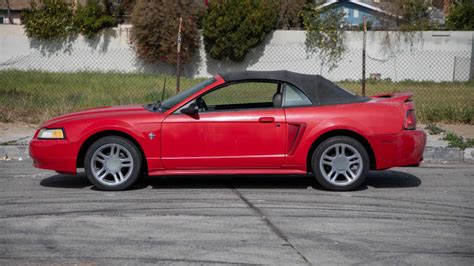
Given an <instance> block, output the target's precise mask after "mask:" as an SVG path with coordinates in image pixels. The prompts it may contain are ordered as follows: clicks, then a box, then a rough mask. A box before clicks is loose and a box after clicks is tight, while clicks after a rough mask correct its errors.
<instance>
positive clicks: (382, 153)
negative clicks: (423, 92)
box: [30, 71, 426, 190]
mask: <svg viewBox="0 0 474 266" xmlns="http://www.w3.org/2000/svg"><path fill="white" fill-rule="evenodd" d="M411 96H412V95H411V94H409V93H396V94H386V95H378V96H372V97H370V98H369V97H362V96H358V95H355V94H353V93H351V92H348V91H346V90H344V89H342V88H340V87H339V86H337V85H335V84H334V83H332V82H330V81H328V80H327V79H324V78H323V77H321V76H318V75H304V74H298V73H293V72H288V71H271V72H251V71H247V72H236V73H228V74H223V75H217V76H215V77H214V78H211V79H208V80H206V81H204V82H201V83H200V84H198V85H196V86H194V87H192V88H190V89H188V90H186V91H183V92H181V93H179V94H177V95H175V96H173V97H171V98H169V99H167V100H165V101H163V102H157V103H154V104H148V105H145V106H142V105H136V106H118V107H102V108H96V109H91V110H86V111H82V112H77V113H72V114H67V115H63V116H60V117H57V118H54V119H52V120H50V121H47V122H46V123H44V124H43V125H42V126H41V128H40V129H39V130H38V131H37V132H36V134H35V136H34V138H33V140H32V141H31V143H30V155H31V157H32V158H33V159H34V166H35V167H38V168H44V169H52V170H55V171H57V172H59V173H66V174H76V170H77V168H84V171H85V173H86V174H87V177H88V178H89V180H90V181H91V182H92V183H93V184H94V185H95V186H96V187H97V188H99V189H103V190H123V189H126V188H128V187H130V186H131V185H132V184H133V183H134V182H135V181H136V180H137V178H138V177H139V176H140V175H150V176H158V175H211V174H291V175H300V174H301V175H306V174H311V175H313V176H314V177H315V178H316V180H317V181H318V182H319V183H320V184H321V186H323V187H324V188H326V189H329V190H352V189H356V188H357V187H359V186H360V185H361V184H362V183H363V182H364V179H365V178H366V176H367V173H368V171H369V170H380V169H387V168H390V167H395V166H416V165H419V163H420V162H421V161H422V159H423V149H424V147H425V143H426V135H425V133H424V132H423V131H422V130H417V129H416V116H415V105H414V102H413V100H412V99H411Z"/></svg>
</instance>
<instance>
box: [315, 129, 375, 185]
mask: <svg viewBox="0 0 474 266" xmlns="http://www.w3.org/2000/svg"><path fill="white" fill-rule="evenodd" d="M339 144H342V146H344V149H345V151H344V153H346V154H351V153H352V154H353V155H354V154H356V155H357V153H356V152H353V150H352V149H351V148H350V147H352V148H353V149H355V150H356V151H357V152H358V153H359V155H360V161H361V162H360V164H358V163H357V164H354V165H356V166H358V167H360V172H359V168H357V170H356V173H359V174H358V175H355V176H356V178H352V181H351V180H349V179H348V178H346V175H349V173H348V172H347V171H346V173H344V174H343V173H342V172H341V173H339V172H338V171H339V170H340V171H344V170H342V169H343V168H340V169H335V168H336V167H334V166H327V165H325V164H323V166H322V167H323V168H324V169H321V167H320V164H321V160H322V156H323V154H324V153H325V152H331V151H334V152H336V151H335V149H336V148H333V147H337V146H338V145H339ZM349 146H350V147H349ZM326 155H327V154H326ZM334 156H336V155H334ZM349 157H350V156H349ZM344 158H346V159H347V157H346V155H344ZM334 161H335V160H334ZM334 161H332V162H334ZM326 162H327V161H326ZM346 162H347V161H344V159H342V163H341V164H340V165H345V163H346ZM334 165H335V164H334ZM349 165H350V164H349ZM369 166H370V160H369V155H368V153H367V150H366V149H365V148H364V146H363V145H362V144H361V143H360V142H359V141H357V140H355V139H353V138H351V137H346V136H336V137H331V138H329V139H326V140H325V141H323V142H322V143H321V144H319V145H318V147H316V149H315V150H314V152H313V155H312V157H311V167H312V170H313V175H314V177H315V178H316V181H317V182H318V183H319V184H320V185H321V186H322V187H324V188H325V189H328V190H332V191H350V190H354V189H357V188H359V187H360V186H361V185H362V183H364V181H365V179H366V177H367V174H368V172H369ZM338 167H343V166H338ZM331 170H334V173H333V174H332V175H331V174H328V173H327V172H331ZM323 171H324V172H325V175H326V176H329V177H328V178H329V179H331V178H330V177H331V176H333V175H334V176H335V178H334V180H333V181H332V182H330V181H329V180H327V179H326V178H325V175H324V174H323ZM340 179H343V180H342V181H340ZM338 182H340V183H338ZM344 182H347V184H344ZM335 183H338V184H335Z"/></svg>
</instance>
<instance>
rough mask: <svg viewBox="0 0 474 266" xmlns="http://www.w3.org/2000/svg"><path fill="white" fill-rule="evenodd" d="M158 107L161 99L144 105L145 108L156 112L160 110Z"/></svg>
mask: <svg viewBox="0 0 474 266" xmlns="http://www.w3.org/2000/svg"><path fill="white" fill-rule="evenodd" d="M160 107H161V101H156V102H154V103H149V104H146V105H145V108H146V109H148V110H149V111H152V112H156V111H158V110H160Z"/></svg>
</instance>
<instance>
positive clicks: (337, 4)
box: [317, 0, 397, 29]
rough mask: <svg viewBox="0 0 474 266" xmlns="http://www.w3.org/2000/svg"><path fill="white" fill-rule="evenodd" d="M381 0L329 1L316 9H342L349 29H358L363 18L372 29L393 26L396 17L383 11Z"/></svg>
mask: <svg viewBox="0 0 474 266" xmlns="http://www.w3.org/2000/svg"><path fill="white" fill-rule="evenodd" d="M385 2H387V1H383V0H365V1H356V0H329V1H326V2H325V3H324V4H321V5H319V6H318V7H317V9H321V8H326V7H331V8H339V9H342V10H343V11H344V13H345V21H346V24H347V25H348V26H349V27H359V26H360V25H362V23H363V19H364V16H365V18H366V21H367V24H368V25H369V26H370V28H372V29H377V28H382V27H387V26H392V25H393V26H394V25H396V21H397V17H396V16H395V15H393V14H391V13H390V12H388V11H386V10H384V9H383V4H384V3H385Z"/></svg>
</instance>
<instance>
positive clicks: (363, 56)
mask: <svg viewBox="0 0 474 266" xmlns="http://www.w3.org/2000/svg"><path fill="white" fill-rule="evenodd" d="M366 44H367V24H366V21H365V16H364V38H363V43H362V96H365V49H366Z"/></svg>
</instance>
